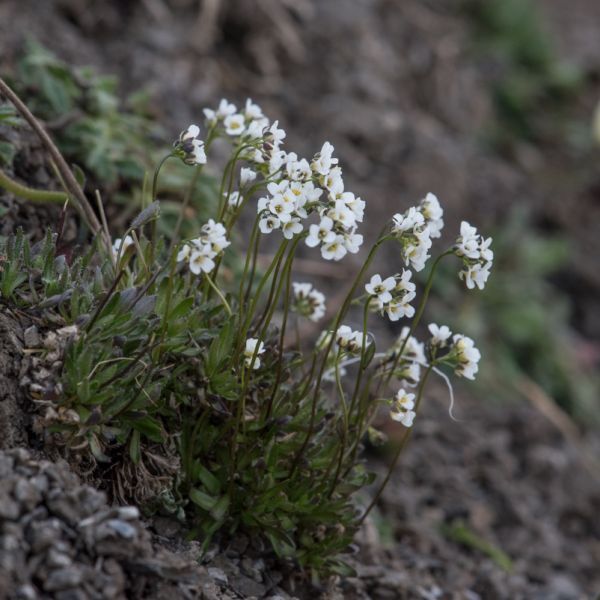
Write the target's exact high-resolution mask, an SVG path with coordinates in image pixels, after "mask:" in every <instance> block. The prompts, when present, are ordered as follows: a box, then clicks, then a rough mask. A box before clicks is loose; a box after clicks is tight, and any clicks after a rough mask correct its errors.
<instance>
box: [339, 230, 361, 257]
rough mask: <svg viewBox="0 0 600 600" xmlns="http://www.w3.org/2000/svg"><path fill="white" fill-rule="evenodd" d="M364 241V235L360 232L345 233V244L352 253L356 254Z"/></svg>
mask: <svg viewBox="0 0 600 600" xmlns="http://www.w3.org/2000/svg"><path fill="white" fill-rule="evenodd" d="M362 243H363V236H362V235H361V234H360V233H354V232H352V233H345V234H344V246H345V247H346V250H348V252H350V253H351V254H356V253H357V252H358V251H359V250H360V247H361V246H362Z"/></svg>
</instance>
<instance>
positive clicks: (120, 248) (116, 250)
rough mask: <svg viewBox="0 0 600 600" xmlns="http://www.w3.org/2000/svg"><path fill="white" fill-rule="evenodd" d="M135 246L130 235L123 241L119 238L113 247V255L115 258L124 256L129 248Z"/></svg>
mask: <svg viewBox="0 0 600 600" xmlns="http://www.w3.org/2000/svg"><path fill="white" fill-rule="evenodd" d="M133 244H134V241H133V238H132V237H131V236H130V235H126V236H125V238H123V239H121V238H117V239H116V240H115V241H114V242H113V245H112V253H113V256H114V257H115V258H117V256H118V255H119V254H121V256H123V254H125V251H126V250H127V248H129V246H132V245H133Z"/></svg>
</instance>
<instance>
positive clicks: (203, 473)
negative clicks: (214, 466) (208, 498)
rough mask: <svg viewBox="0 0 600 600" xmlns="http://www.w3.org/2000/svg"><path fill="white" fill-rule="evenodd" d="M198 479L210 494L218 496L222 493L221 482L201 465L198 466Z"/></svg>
mask: <svg viewBox="0 0 600 600" xmlns="http://www.w3.org/2000/svg"><path fill="white" fill-rule="evenodd" d="M196 468H197V475H198V479H200V481H201V482H202V485H204V487H205V488H206V489H207V490H208V492H209V494H213V495H217V494H218V493H219V492H220V491H221V483H220V482H219V480H218V479H217V478H216V477H215V476H214V475H213V474H212V473H211V472H210V471H209V470H208V469H207V468H206V467H205V466H204V465H201V464H197V465H196Z"/></svg>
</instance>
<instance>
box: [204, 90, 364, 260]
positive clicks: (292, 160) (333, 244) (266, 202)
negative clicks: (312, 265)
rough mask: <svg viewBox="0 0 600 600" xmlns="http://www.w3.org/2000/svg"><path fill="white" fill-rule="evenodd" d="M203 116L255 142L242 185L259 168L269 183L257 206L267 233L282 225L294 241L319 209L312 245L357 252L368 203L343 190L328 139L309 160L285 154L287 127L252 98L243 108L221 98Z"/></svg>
mask: <svg viewBox="0 0 600 600" xmlns="http://www.w3.org/2000/svg"><path fill="white" fill-rule="evenodd" d="M204 114H205V116H206V118H207V122H208V124H209V126H211V127H220V128H222V130H223V131H224V132H225V134H226V135H228V136H231V137H232V138H233V140H234V141H235V142H236V143H239V144H247V145H248V146H250V147H249V148H248V150H247V152H246V153H244V154H243V155H242V157H243V158H244V159H246V160H247V161H248V162H249V163H250V164H251V165H252V168H251V169H250V168H248V167H245V168H243V169H242V171H241V173H240V185H241V186H244V185H247V183H249V182H251V181H254V179H255V178H256V174H257V172H260V173H262V175H263V176H264V177H265V178H266V179H268V181H269V184H268V186H267V190H268V195H267V196H265V197H263V198H260V199H259V201H258V205H257V211H258V213H259V215H260V221H259V228H260V231H261V232H262V233H263V234H269V233H271V232H272V231H273V230H275V229H281V231H282V233H283V235H284V237H285V238H286V239H292V238H293V237H294V236H296V235H298V234H300V233H302V231H304V230H305V227H306V225H305V221H306V219H307V218H308V217H309V215H311V214H313V213H316V214H318V216H319V223H318V224H312V225H310V227H309V231H308V236H307V238H306V244H307V245H308V246H310V247H316V246H318V247H320V250H321V255H322V256H323V258H324V259H326V260H340V259H341V258H343V257H344V256H345V255H346V254H347V253H348V252H350V253H356V252H358V250H359V248H360V246H361V245H362V242H363V236H362V235H360V234H358V233H356V230H357V227H358V223H360V222H362V220H363V215H364V207H365V202H364V201H363V200H362V199H361V198H358V197H356V196H355V195H354V194H353V193H352V192H348V191H345V190H344V181H343V179H342V169H341V168H340V167H339V166H338V159H337V158H334V156H333V151H334V148H333V146H332V145H331V144H330V143H329V142H325V143H324V144H323V147H322V148H321V150H320V152H318V153H317V154H316V155H315V156H314V157H313V159H312V160H311V161H310V162H309V161H308V160H306V159H305V158H299V157H298V155H297V154H296V153H295V152H286V151H285V150H283V149H282V148H281V145H282V142H283V140H284V139H285V137H286V133H285V131H284V130H283V129H281V128H279V124H278V121H275V122H274V123H272V124H271V123H270V121H269V119H267V118H266V117H265V116H264V114H263V112H262V110H261V108H260V107H259V106H258V105H257V104H254V103H253V102H252V100H250V99H248V100H247V101H246V106H245V108H244V109H243V110H241V111H240V112H238V111H237V108H236V106H235V105H234V104H231V103H230V102H228V101H227V100H221V102H220V104H219V106H218V108H217V109H216V110H213V109H205V110H204ZM230 202H231V201H230Z"/></svg>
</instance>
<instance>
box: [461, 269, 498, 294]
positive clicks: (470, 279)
mask: <svg viewBox="0 0 600 600" xmlns="http://www.w3.org/2000/svg"><path fill="white" fill-rule="evenodd" d="M491 268H492V263H491V262H488V263H485V264H481V263H475V264H473V265H467V266H466V268H465V269H463V270H462V271H460V273H459V274H458V275H459V277H460V278H461V279H464V280H465V283H466V284H467V287H468V288H469V289H470V290H472V289H473V288H474V287H475V286H477V287H478V288H479V289H480V290H482V289H483V288H484V287H485V284H486V282H487V280H488V277H489V276H490V269H491Z"/></svg>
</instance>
